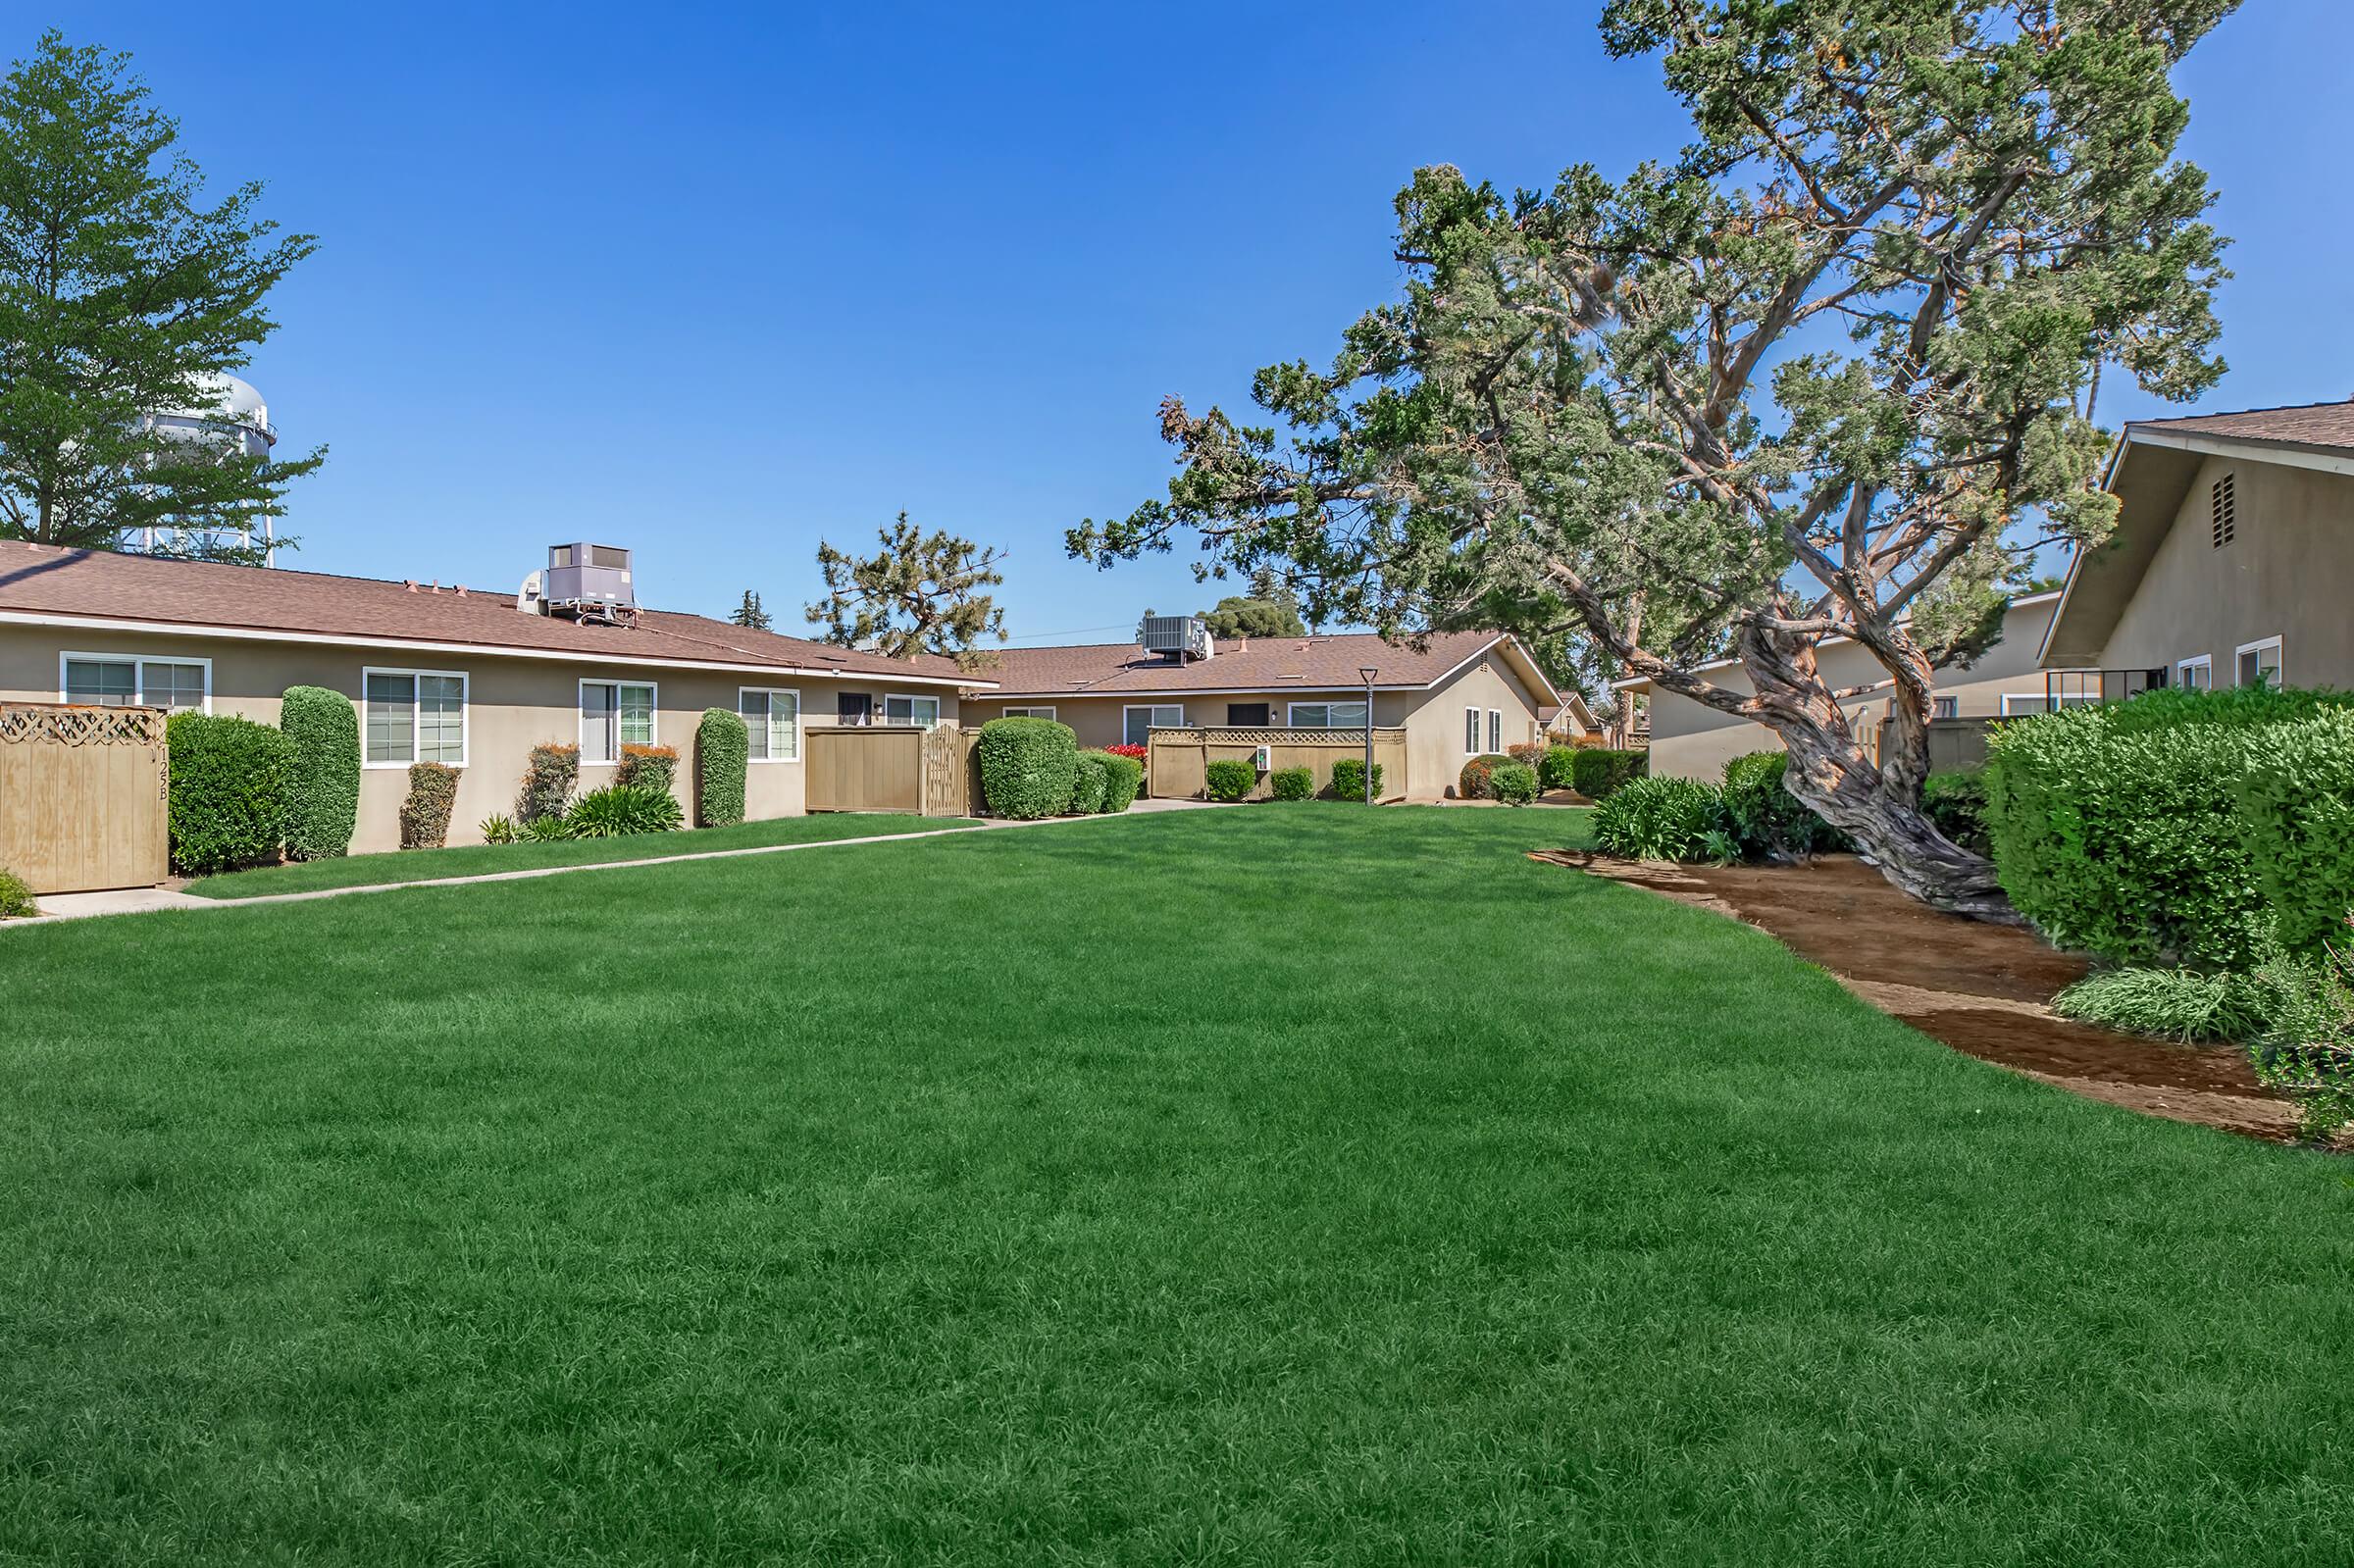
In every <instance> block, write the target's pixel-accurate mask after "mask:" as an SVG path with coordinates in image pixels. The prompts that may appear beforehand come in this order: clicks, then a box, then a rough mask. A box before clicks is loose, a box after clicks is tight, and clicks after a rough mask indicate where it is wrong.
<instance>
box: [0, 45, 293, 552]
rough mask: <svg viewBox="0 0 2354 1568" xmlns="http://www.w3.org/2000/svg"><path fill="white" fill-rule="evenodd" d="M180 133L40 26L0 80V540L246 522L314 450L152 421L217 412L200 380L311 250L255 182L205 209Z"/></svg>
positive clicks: (273, 507)
mask: <svg viewBox="0 0 2354 1568" xmlns="http://www.w3.org/2000/svg"><path fill="white" fill-rule="evenodd" d="M178 143H179V126H178V125H177V124H176V123H175V122H174V121H172V120H171V119H169V118H167V117H166V116H164V115H163V114H161V113H159V112H158V111H157V110H156V109H155V108H154V107H153V106H152V105H151V104H150V103H149V101H148V96H147V90H146V87H145V86H144V85H143V84H142V83H141V82H140V81H139V79H138V78H137V77H135V76H132V75H130V66H129V57H128V56H126V55H109V54H104V53H101V52H100V51H98V50H96V49H91V48H76V47H74V46H71V45H69V44H68V43H67V42H66V41H65V39H64V38H63V37H61V36H60V35H59V34H58V33H57V32H55V31H50V32H45V33H43V34H42V35H41V38H40V42H39V43H38V44H37V45H36V46H35V47H34V50H33V53H32V56H31V58H30V59H27V60H21V61H18V62H17V63H16V64H15V65H14V67H13V68H12V69H11V70H10V72H9V75H8V76H7V77H6V79H5V80H0V538H18V539H30V540H34V541H36V542H38V543H43V544H63V545H71V546H78V547H85V548H95V549H113V548H116V547H118V546H119V545H120V544H121V543H122V541H123V540H124V539H125V538H126V537H127V536H128V534H130V533H132V532H134V531H139V530H143V529H147V528H151V527H153V528H169V529H177V530H185V531H189V532H190V535H191V536H193V537H206V536H218V535H219V534H220V533H224V532H226V533H236V532H241V531H250V530H253V529H255V528H257V527H259V526H260V524H261V522H262V520H263V519H264V518H275V517H280V516H283V515H284V510H285V508H284V505H283V502H282V497H283V495H284V492H285V490H286V487H287V485H288V484H289V483H291V482H292V481H294V480H297V479H299V478H301V477H302V476H304V475H306V474H309V473H310V472H312V471H313V470H314V469H316V468H317V467H318V466H319V464H320V462H321V461H322V460H323V459H324V457H325V455H326V448H324V447H321V448H319V449H318V450H316V451H314V452H312V453H311V454H310V455H309V456H307V457H303V458H299V459H294V460H290V461H283V462H272V461H271V460H269V459H268V458H266V457H262V456H256V455H249V454H247V453H246V452H245V451H244V450H242V448H241V446H240V445H239V444H238V443H236V442H235V441H234V440H233V439H231V438H230V430H229V428H228V427H227V426H223V427H222V428H221V429H220V430H219V431H218V432H217V433H218V434H219V435H220V436H221V437H222V438H221V439H192V438H190V437H189V436H187V435H184V434H178V433H174V432H173V431H171V430H166V429H164V428H160V427H158V426H157V425H155V424H154V422H153V421H152V419H151V418H150V416H153V415H157V414H162V413H168V412H172V411H176V410H200V409H209V408H212V407H214V406H215V402H216V399H217V397H218V395H219V391H218V388H219V383H218V381H217V379H216V378H218V377H220V376H222V375H224V374H226V373H228V372H230V371H232V370H235V369H236V368H238V367H240V366H242V365H244V364H245V363H246V362H247V360H248V358H249V357H250V355H251V351H252V349H253V348H254V347H255V345H257V344H259V343H260V342H261V341H262V340H263V339H264V338H266V337H268V336H269V335H270V333H271V332H272V331H273V330H274V329H276V326H277V324H276V323H275V322H273V321H272V320H271V318H270V316H269V313H268V312H267V310H266V309H265V308H264V304H263V301H264V299H265V297H266V296H267V295H268V294H269V292H270V290H271V288H272V287H273V286H274V285H275V284H276V283H277V282H278V280H279V279H280V278H283V277H284V276H285V275H286V273H287V272H288V271H289V270H290V269H291V268H292V267H293V266H294V265H295V263H297V262H299V261H301V260H302V259H303V258H304V257H306V256H308V255H310V254H311V252H312V250H313V249H314V248H315V246H316V241H315V240H314V239H313V238H312V236H310V235H308V234H280V233H279V232H278V226H277V225H276V224H275V223H272V222H270V221H268V220H266V219H263V218H261V217H259V216H258V215H257V214H256V211H255V208H256V205H257V203H258V201H259V199H260V197H261V192H262V187H261V186H260V185H258V184H254V183H247V184H242V185H238V186H237V187H235V188H234V189H233V190H230V192H229V193H228V194H227V195H226V196H224V197H223V198H222V199H221V200H220V201H218V202H213V203H210V204H207V202H206V201H205V199H204V195H203V189H202V185H203V180H202V177H201V176H200V175H199V173H198V171H197V169H196V166H195V165H194V164H193V163H191V162H190V161H189V160H188V158H187V156H186V154H185V153H183V152H180V151H179V148H178ZM278 542H279V543H281V545H282V544H284V543H286V542H288V541H286V540H284V539H281V540H279V541H278ZM205 553H208V554H213V555H216V556H222V555H226V556H229V557H230V558H232V559H241V558H255V559H258V558H259V557H260V556H261V554H262V553H263V549H262V547H261V546H258V545H256V546H252V547H250V548H245V549H239V548H236V547H234V546H231V547H228V548H213V549H207V550H206V551H205Z"/></svg>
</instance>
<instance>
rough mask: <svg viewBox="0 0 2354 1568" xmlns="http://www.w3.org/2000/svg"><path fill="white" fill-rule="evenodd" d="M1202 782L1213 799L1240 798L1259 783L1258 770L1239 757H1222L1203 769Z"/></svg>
mask: <svg viewBox="0 0 2354 1568" xmlns="http://www.w3.org/2000/svg"><path fill="white" fill-rule="evenodd" d="M1202 783H1203V787H1204V788H1205V789H1206V790H1207V791H1208V794H1209V798H1210V799H1212V800H1240V799H1242V798H1243V796H1245V795H1247V794H1249V793H1250V792H1251V786H1252V785H1253V784H1256V783H1258V770H1257V769H1256V768H1254V767H1252V766H1251V764H1249V763H1247V762H1244V761H1243V760H1242V759H1240V758H1238V757H1220V758H1219V759H1218V760H1217V761H1215V762H1213V763H1210V764H1209V765H1208V766H1206V767H1204V768H1203V770H1202Z"/></svg>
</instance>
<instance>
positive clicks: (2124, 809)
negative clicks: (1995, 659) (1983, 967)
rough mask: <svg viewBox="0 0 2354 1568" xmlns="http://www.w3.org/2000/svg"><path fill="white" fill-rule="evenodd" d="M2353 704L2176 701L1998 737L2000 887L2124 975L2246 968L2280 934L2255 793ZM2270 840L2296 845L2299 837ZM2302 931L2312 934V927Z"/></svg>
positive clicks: (2155, 701) (2216, 696) (2271, 698)
mask: <svg viewBox="0 0 2354 1568" xmlns="http://www.w3.org/2000/svg"><path fill="white" fill-rule="evenodd" d="M2348 702H2354V697H2349V696H2345V695H2341V694H2324V693H2318V692H2311V691H2271V690H2262V689H2256V688H2244V689H2238V690H2232V691H2219V692H2203V691H2179V690H2166V691H2153V692H2150V693H2148V694H2146V695H2143V696H2138V697H2135V698H2133V699H2132V700H2131V701H2129V702H2120V703H2109V704H2103V705H2098V706H2091V705H2088V706H2084V707H2077V708H2068V709H2063V710H2062V711H2060V712H2058V713H2051V714H2037V715H2035V716H2033V717H2031V718H2025V719H2020V720H2015V721H2013V722H2012V723H2009V724H2005V725H2000V726H1997V727H1996V729H1995V732H1994V733H1993V735H1992V737H1991V738H1990V739H1989V741H1988V745H1987V753H1988V755H1987V762H1986V768H1985V771H1984V775H1983V778H1984V783H1985V790H1986V810H1985V817H1986V830H1987V837H1988V839H1989V841H1990V842H1991V844H1992V846H1993V850H1994V863H1995V869H1996V872H1997V873H1998V875H1999V876H2000V877H2001V880H2002V885H2003V890H2004V891H2005V892H2007V893H2009V894H2010V896H2011V901H2012V903H2014V904H2015V905H2017V906H2018V908H2019V910H2020V912H2021V914H2023V915H2025V916H2026V917H2027V918H2028V919H2029V920H2032V921H2033V922H2034V923H2035V924H2036V925H2037V926H2038V927H2039V928H2041V929H2042V931H2043V932H2044V934H2045V935H2046V936H2049V937H2051V939H2052V940H2053V941H2055V942H2057V943H2059V944H2060V945H2061V946H2064V947H2074V948H2079V949H2082V950H2085V951H2088V952H2093V953H2098V954H2100V955H2101V956H2102V957H2105V958H2108V959H2111V960H2113V961H2114V962H2117V963H2121V964H2138V965H2148V964H2153V963H2164V962H2170V961H2176V960H2182V961H2189V962H2193V963H2196V964H2200V965H2208V966H2221V967H2225V968H2240V967H2245V966H2247V965H2248V964H2250V963H2252V962H2253V961H2254V960H2255V958H2256V956H2257V954H2258V953H2259V952H2260V951H2261V949H2262V948H2263V946H2264V944H2265V943H2266V942H2267V941H2268V940H2270V939H2271V938H2272V936H2273V935H2274V927H2275V922H2274V911H2273V909H2272V908H2271V907H2270V905H2269V904H2268V902H2267V899H2266V890H2265V881H2264V876H2263V873H2262V871H2261V870H2260V868H2259V866H2258V864H2257V860H2256V857H2255V856H2254V855H2253V854H2251V852H2250V844H2249V832H2248V829H2247V826H2246V824H2245V823H2244V822H2243V820H2242V812H2241V784H2242V781H2243V780H2252V779H2253V778H2254V776H2255V775H2256V773H2257V771H2258V769H2259V767H2260V766H2263V767H2265V768H2267V769H2269V768H2270V767H2271V762H2270V759H2271V758H2273V757H2274V755H2275V754H2276V753H2279V752H2282V749H2283V738H2284V733H2285V732H2286V731H2288V730H2289V728H2290V727H2292V726H2295V725H2297V724H2300V723H2310V722H2318V720H2319V716H2321V715H2322V714H2324V713H2325V712H2331V711H2334V712H2340V713H2342V712H2343V711H2344V710H2345V705H2346V704H2347V703H2348ZM2296 766H2298V767H2301V766H2302V764H2298V765H2296ZM2294 771H2295V770H2294V768H2292V769H2291V772H2292V774H2293V773H2294ZM2274 790H2275V786H2273V785H2265V786H2263V788H2262V789H2261V790H2260V791H2259V792H2260V793H2261V794H2263V795H2265V796H2266V797H2267V798H2270V797H2271V796H2272V794H2273V793H2274ZM2258 809H2259V812H2260V814H2261V813H2262V812H2263V810H2264V809H2265V808H2263V807H2262V806H2261V805H2260V806H2259V808H2258ZM2263 832H2264V835H2266V836H2267V837H2268V838H2269V839H2274V840H2275V841H2277V842H2278V843H2279V844H2280V845H2281V846H2282V852H2289V851H2290V850H2291V849H2292V848H2293V844H2292V842H2291V837H2292V835H2290V834H2288V832H2287V831H2286V830H2279V831H2278V832H2276V830H2274V829H2272V828H2270V827H2268V828H2267V829H2265V830H2264V831H2263ZM2269 852H2270V851H2269V850H2268V853H2269ZM2340 908H2341V911H2342V905H2341V906H2340ZM2299 929H2300V931H2301V932H2310V931H2311V929H2312V922H2311V921H2310V919H2308V920H2305V921H2303V922H2301V923H2299Z"/></svg>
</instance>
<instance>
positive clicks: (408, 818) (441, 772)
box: [400, 762, 458, 849]
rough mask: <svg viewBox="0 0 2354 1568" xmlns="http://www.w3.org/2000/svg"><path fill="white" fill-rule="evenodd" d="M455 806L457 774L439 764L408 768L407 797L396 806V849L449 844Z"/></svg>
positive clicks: (423, 763) (424, 847) (411, 765)
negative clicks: (397, 822) (450, 817)
mask: <svg viewBox="0 0 2354 1568" xmlns="http://www.w3.org/2000/svg"><path fill="white" fill-rule="evenodd" d="M457 803H458V770H457V769H455V768H452V767H450V766H448V765H447V764H445V763H439V762H412V763H410V764H409V796H408V798H407V799H406V800H403V801H402V802H401V803H400V847H401V848H403V849H439V848H440V847H441V846H442V845H444V844H446V843H448V842H449V813H450V810H451V808H452V807H454V806H455V805H456V804H457Z"/></svg>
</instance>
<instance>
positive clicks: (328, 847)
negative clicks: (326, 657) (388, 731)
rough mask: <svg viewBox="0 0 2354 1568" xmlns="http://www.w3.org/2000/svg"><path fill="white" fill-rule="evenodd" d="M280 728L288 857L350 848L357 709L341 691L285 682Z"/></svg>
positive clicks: (356, 792) (331, 854) (356, 785)
mask: <svg viewBox="0 0 2354 1568" xmlns="http://www.w3.org/2000/svg"><path fill="white" fill-rule="evenodd" d="M278 728H279V730H280V731H281V733H283V734H284V735H285V737H286V745H287V760H286V858H287V859H288V860H333V859H335V858H336V857H337V856H340V855H344V854H347V853H349V852H350V849H351V835H352V830H353V829H354V828H355V827H357V826H358V824H359V820H360V712H359V709H357V708H355V707H353V706H352V702H351V699H350V698H349V697H347V696H345V695H343V693H341V692H340V691H330V690H328V689H327V688H326V687H325V686H288V687H286V694H285V696H284V698H283V699H282V701H281V706H280V708H279V715H278Z"/></svg>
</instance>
